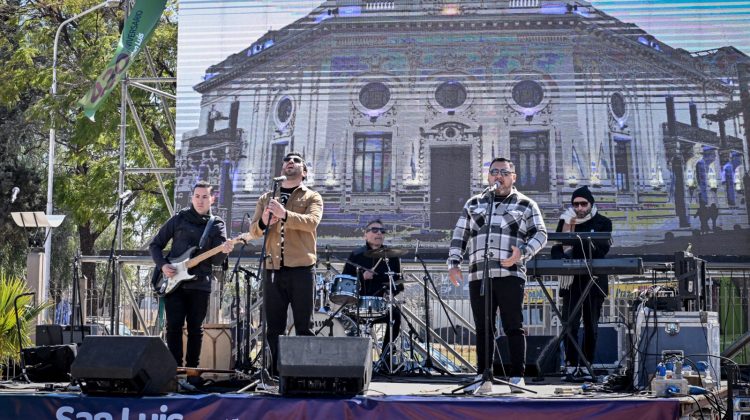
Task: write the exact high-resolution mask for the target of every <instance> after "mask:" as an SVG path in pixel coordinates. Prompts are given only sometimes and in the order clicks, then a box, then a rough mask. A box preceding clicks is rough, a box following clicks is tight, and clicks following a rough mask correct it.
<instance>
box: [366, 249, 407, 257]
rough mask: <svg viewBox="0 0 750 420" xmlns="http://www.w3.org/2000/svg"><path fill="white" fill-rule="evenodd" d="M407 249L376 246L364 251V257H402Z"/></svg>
mask: <svg viewBox="0 0 750 420" xmlns="http://www.w3.org/2000/svg"><path fill="white" fill-rule="evenodd" d="M408 252H409V251H407V250H406V249H404V248H384V247H382V248H378V249H370V250H368V251H365V257H370V258H398V257H403V256H404V255H406V254H407V253H408Z"/></svg>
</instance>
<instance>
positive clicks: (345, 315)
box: [290, 247, 407, 374]
mask: <svg viewBox="0 0 750 420" xmlns="http://www.w3.org/2000/svg"><path fill="white" fill-rule="evenodd" d="M406 254H407V251H406V250H405V249H402V248H390V247H389V248H378V249H374V250H369V251H367V252H365V254H364V255H365V256H366V257H370V258H374V259H377V260H378V261H377V263H376V264H375V265H374V266H373V267H372V268H368V267H363V266H361V265H359V264H356V263H354V262H352V261H350V260H347V261H346V263H347V264H351V265H352V266H354V267H355V268H357V269H358V270H361V271H369V272H373V270H374V269H375V268H377V267H378V265H380V264H381V263H384V264H386V267H387V270H386V272H385V274H386V275H387V276H388V279H389V283H390V285H391V287H387V289H388V293H386V294H385V296H382V297H381V296H360V280H359V278H357V277H355V276H350V275H346V274H340V273H338V272H337V270H336V269H335V268H334V267H333V266H332V265H331V264H330V262H328V263H326V268H327V270H328V273H327V275H322V274H319V275H318V276H317V278H316V285H315V313H314V314H313V334H315V335H317V336H330V337H337V336H338V337H344V336H349V337H353V336H364V335H374V330H373V323H374V322H373V321H375V320H377V319H378V318H383V317H385V316H387V317H388V322H389V325H393V308H394V305H398V302H397V301H396V299H395V298H394V296H393V290H394V289H395V287H396V286H397V285H400V284H403V283H405V282H404V281H403V280H396V275H397V274H399V273H394V272H393V271H392V270H391V269H390V266H389V262H388V261H389V259H392V258H399V257H402V256H404V255H406ZM329 273H333V275H332V276H330V275H329ZM328 277H330V280H329V279H328ZM293 333H294V332H293V331H290V334H293ZM373 342H377V340H373ZM376 347H377V346H376ZM389 347H390V348H389V349H388V351H387V354H389V355H394V356H397V352H398V351H399V349H398V348H396V347H397V346H396V344H395V343H394V340H391V343H389ZM378 350H379V349H378ZM384 352H386V350H385V349H384ZM386 359H387V360H385V361H384V360H382V358H381V360H380V361H379V362H378V364H376V369H380V370H382V371H384V372H385V373H388V374H393V373H395V372H396V371H397V370H398V366H397V365H394V359H398V357H387V358H386ZM379 364H382V365H381V366H378V365H379Z"/></svg>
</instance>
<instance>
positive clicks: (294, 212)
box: [250, 184, 323, 270]
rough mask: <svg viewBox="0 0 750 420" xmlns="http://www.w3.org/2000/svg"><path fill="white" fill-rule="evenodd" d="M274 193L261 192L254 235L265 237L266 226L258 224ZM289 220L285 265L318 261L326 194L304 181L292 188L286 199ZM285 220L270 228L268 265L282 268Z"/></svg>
mask: <svg viewBox="0 0 750 420" xmlns="http://www.w3.org/2000/svg"><path fill="white" fill-rule="evenodd" d="M270 196H271V193H270V192H267V193H265V194H263V195H262V196H260V198H259V199H258V204H256V205H255V214H254V215H253V221H252V223H251V224H250V237H251V238H252V239H256V238H263V230H261V228H260V226H259V225H258V221H259V220H260V217H261V216H262V215H263V210H264V209H265V208H266V206H267V205H268V201H269V200H270ZM285 208H286V214H287V216H286V221H285V222H283V223H284V266H285V267H307V266H311V265H313V264H315V262H316V261H317V256H316V253H315V250H316V232H315V231H316V229H317V228H318V224H320V219H321V218H322V217H323V198H322V197H321V196H320V194H318V193H317V192H315V191H313V190H311V189H309V188H307V187H306V186H305V185H304V184H300V186H299V188H297V189H296V190H294V192H292V195H291V197H289V201H288V202H287V203H286V206H285ZM281 224H282V222H281V221H279V222H278V223H275V224H273V225H271V228H270V229H269V231H268V243H267V244H266V255H268V256H270V258H269V259H267V261H266V268H268V269H272V270H278V269H279V268H281Z"/></svg>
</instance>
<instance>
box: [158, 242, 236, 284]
mask: <svg viewBox="0 0 750 420" xmlns="http://www.w3.org/2000/svg"><path fill="white" fill-rule="evenodd" d="M245 235H246V234H242V235H240V236H238V237H236V238H234V239H229V240H228V241H227V242H229V243H231V244H232V245H236V244H237V243H239V242H246V241H247V239H246V236H245ZM223 247H224V244H222V245H219V246H217V247H215V248H211V249H209V250H208V251H206V252H204V253H202V254H200V255H196V256H195V257H192V258H191V256H192V255H193V253H194V252H195V250H196V249H197V248H198V247H197V246H192V247H190V248H189V249H188V250H187V251H185V252H183V253H182V255H180V256H178V257H177V258H174V259H172V260H171V261H169V264H172V266H174V268H175V270H177V272H176V273H175V274H174V275H173V276H172V277H166V276H164V273H162V271H161V270H156V269H155V270H154V276H153V277H152V279H151V284H152V285H153V286H154V290H155V291H156V293H157V294H159V295H160V296H166V295H168V294H170V293H172V292H173V291H174V289H176V288H177V286H179V285H180V284H181V283H182V282H185V281H191V280H195V276H194V275H192V274H190V273H189V272H188V271H189V270H190V269H191V268H193V267H195V266H196V265H198V264H200V263H202V262H203V261H204V260H206V259H208V258H211V257H213V256H214V255H216V254H218V253H219V252H222V248H223Z"/></svg>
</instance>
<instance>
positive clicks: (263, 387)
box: [255, 379, 279, 392]
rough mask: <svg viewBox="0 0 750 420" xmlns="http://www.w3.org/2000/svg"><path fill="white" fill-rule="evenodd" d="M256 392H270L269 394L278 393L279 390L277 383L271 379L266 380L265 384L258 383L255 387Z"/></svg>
mask: <svg viewBox="0 0 750 420" xmlns="http://www.w3.org/2000/svg"><path fill="white" fill-rule="evenodd" d="M255 390H256V391H270V392H278V390H279V383H278V382H277V381H275V380H273V379H270V380H267V381H265V382H258V385H256V386H255Z"/></svg>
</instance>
